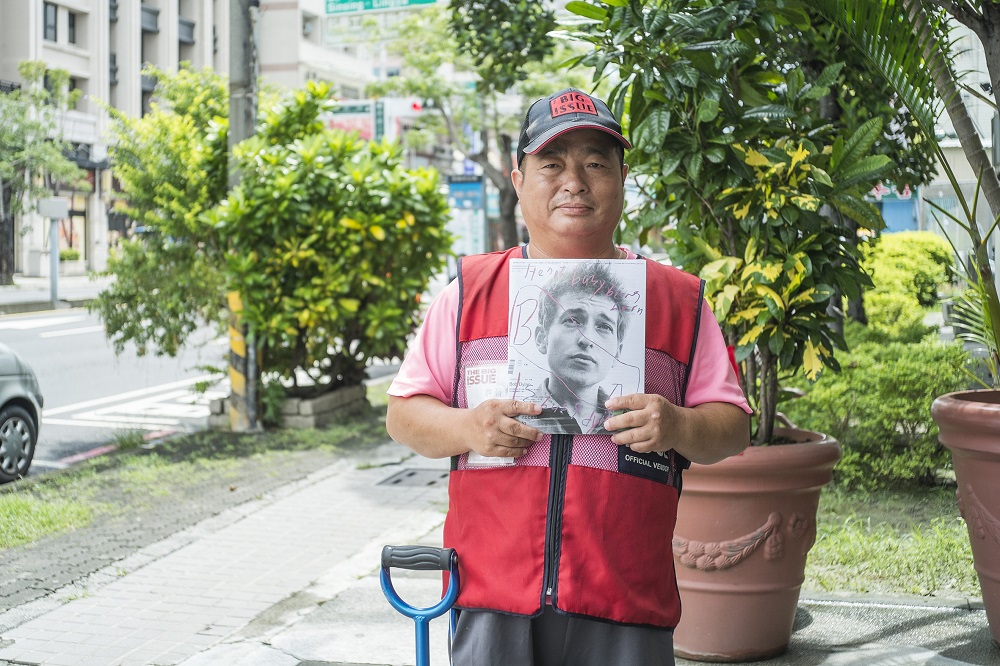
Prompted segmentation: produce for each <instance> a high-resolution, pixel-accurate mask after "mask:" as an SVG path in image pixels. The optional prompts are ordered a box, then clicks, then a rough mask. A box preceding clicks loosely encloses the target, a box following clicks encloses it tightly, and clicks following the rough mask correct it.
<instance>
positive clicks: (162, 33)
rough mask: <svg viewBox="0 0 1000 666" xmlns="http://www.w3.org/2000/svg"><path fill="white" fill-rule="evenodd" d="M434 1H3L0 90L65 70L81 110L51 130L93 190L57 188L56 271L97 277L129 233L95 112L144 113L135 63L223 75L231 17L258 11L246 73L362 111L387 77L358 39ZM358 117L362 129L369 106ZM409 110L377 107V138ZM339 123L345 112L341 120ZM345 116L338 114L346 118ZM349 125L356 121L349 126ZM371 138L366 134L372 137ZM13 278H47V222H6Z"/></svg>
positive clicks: (104, 126)
mask: <svg viewBox="0 0 1000 666" xmlns="http://www.w3.org/2000/svg"><path fill="white" fill-rule="evenodd" d="M438 1H439V0H3V1H2V2H0V91H2V90H4V89H7V88H9V87H10V86H16V85H20V84H21V83H23V82H22V81H21V80H20V75H19V74H18V65H19V63H21V62H22V61H24V60H38V61H42V62H45V63H46V65H47V66H49V67H50V68H52V69H64V70H66V71H68V72H69V74H70V77H71V84H70V85H71V86H72V87H73V88H76V89H79V90H81V91H82V93H83V96H82V97H81V101H80V103H79V104H78V105H77V107H76V108H75V109H74V110H72V111H69V112H67V113H66V114H65V117H64V118H62V119H61V122H60V126H61V128H62V131H63V133H64V137H65V138H66V139H67V140H68V141H70V142H71V143H72V145H73V148H74V159H75V161H76V162H77V164H79V165H80V166H81V167H82V168H84V169H86V170H87V174H88V180H89V181H90V183H91V186H92V190H91V191H90V192H89V193H88V192H73V191H67V190H62V191H59V192H56V193H55V194H56V196H60V197H66V198H68V199H69V200H70V217H69V218H68V219H67V220H65V221H63V222H62V223H61V224H60V238H59V248H60V249H65V248H69V247H72V248H74V249H76V250H77V251H78V252H79V253H80V259H79V260H78V261H75V262H65V263H64V264H63V270H64V271H66V272H78V273H82V272H85V271H88V270H102V269H104V268H105V267H106V265H107V256H108V250H109V248H110V247H111V246H112V245H113V244H114V243H115V242H116V240H117V239H119V238H121V237H122V236H125V235H127V234H128V233H129V232H130V227H129V221H128V220H127V219H125V217H124V216H123V215H121V214H118V213H116V212H115V210H116V206H115V191H114V185H115V184H114V182H113V179H112V177H111V171H110V168H109V167H110V165H109V163H108V149H107V143H106V141H107V139H106V135H107V130H108V125H109V120H108V116H107V113H106V112H105V111H104V110H103V108H102V106H101V102H104V103H107V104H109V105H110V106H112V107H114V108H117V109H120V110H122V111H124V112H125V113H127V114H130V115H140V114H142V113H145V112H146V111H147V110H148V109H149V103H150V99H151V98H152V95H153V86H154V83H155V80H154V79H153V78H152V77H147V76H143V75H142V69H143V66H144V65H145V64H151V65H154V66H156V67H157V68H159V69H162V70H164V71H176V69H177V68H178V66H179V65H180V63H182V62H189V63H191V65H192V66H193V67H195V68H203V67H211V68H213V69H215V70H216V71H218V72H221V73H225V74H228V73H229V61H230V58H229V48H230V45H229V33H230V30H229V25H230V18H231V7H233V6H244V7H245V6H249V5H255V4H256V5H257V8H256V9H254V10H251V14H252V15H253V16H254V17H255V19H256V20H255V37H256V44H257V49H256V56H257V69H258V72H259V75H260V79H261V81H262V83H264V84H270V85H274V86H277V87H279V88H286V89H291V88H297V87H301V86H303V85H305V83H306V82H307V81H311V80H317V81H327V82H329V83H331V84H332V86H333V94H334V95H335V96H336V97H338V98H340V99H343V100H358V101H359V103H364V102H366V100H364V99H363V97H364V89H365V86H366V85H367V83H368V82H370V81H372V80H375V79H378V78H380V77H386V76H392V75H394V74H396V73H398V71H399V69H398V63H394V62H393V61H392V59H391V58H389V57H388V56H387V55H386V53H385V49H384V46H383V45H382V44H379V43H378V42H377V41H376V42H371V41H369V40H368V38H367V37H368V36H370V35H371V34H373V31H375V30H377V29H378V28H380V27H382V26H385V25H389V24H391V23H392V22H393V21H396V20H398V19H399V17H400V16H402V15H403V14H404V13H406V12H408V11H412V10H416V9H421V8H423V7H424V6H426V5H428V4H433V3H435V2H438ZM367 102H369V104H370V106H369V107H368V108H369V116H368V117H370V118H371V119H372V123H373V125H372V126H373V128H374V126H375V125H374V123H375V121H376V119H375V105H374V104H373V103H371V101H370V100H367ZM414 104H415V101H414V100H386V101H385V102H384V104H382V105H380V107H379V112H380V113H381V114H383V115H382V116H381V122H382V124H381V125H379V129H380V131H379V132H377V134H378V136H388V137H389V138H393V137H395V136H397V135H398V134H399V133H400V132H401V131H402V130H403V129H405V124H406V121H407V118H409V117H412V116H413V115H415V114H417V113H419V111H420V109H419V108H415V107H414ZM347 115H349V114H347ZM345 118H346V116H345ZM354 120H355V121H356V119H354ZM373 134H375V132H374V130H373ZM15 225H16V229H15V236H16V238H17V241H16V248H15V272H17V273H21V274H24V275H32V276H39V275H42V276H44V275H48V271H49V261H48V256H49V254H48V252H49V238H48V234H49V224H48V223H46V222H45V221H44V220H43V219H42V218H40V217H38V216H37V215H35V214H25V215H22V216H20V217H19V219H17V220H16V221H15Z"/></svg>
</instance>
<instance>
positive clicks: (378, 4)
mask: <svg viewBox="0 0 1000 666" xmlns="http://www.w3.org/2000/svg"><path fill="white" fill-rule="evenodd" d="M435 2H437V0H326V13H327V14H347V13H350V12H363V11H371V10H380V9H381V10H386V9H405V8H407V7H412V6H414V5H433V4H434V3H435Z"/></svg>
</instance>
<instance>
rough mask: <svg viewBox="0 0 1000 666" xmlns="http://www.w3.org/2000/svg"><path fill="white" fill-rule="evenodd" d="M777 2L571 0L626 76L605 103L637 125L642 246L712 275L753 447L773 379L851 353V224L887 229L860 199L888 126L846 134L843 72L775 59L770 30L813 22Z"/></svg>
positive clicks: (880, 168) (637, 225) (871, 123)
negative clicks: (747, 404)
mask: <svg viewBox="0 0 1000 666" xmlns="http://www.w3.org/2000/svg"><path fill="white" fill-rule="evenodd" d="M779 4H780V3H774V4H770V3H764V2H762V3H754V2H713V1H712V0H704V1H702V2H689V1H682V0H677V1H669V0H668V1H666V2H656V3H652V2H645V1H643V0H627V1H626V0H614V1H612V0H604V2H603V3H601V5H600V6H599V5H597V4H594V3H582V2H574V3H570V4H569V5H568V6H567V8H568V9H570V11H573V12H576V13H579V14H580V15H582V16H585V17H588V18H591V19H592V20H593V23H592V24H590V25H589V26H586V28H587V29H586V30H583V31H581V33H580V38H581V39H586V40H589V41H591V42H593V43H594V44H595V46H596V49H595V51H594V53H593V55H592V56H591V60H592V61H593V62H594V63H595V64H601V63H607V64H608V67H611V68H614V70H616V72H613V74H614V73H616V74H617V77H616V78H617V79H618V80H619V81H620V83H619V84H618V85H617V86H616V87H615V89H614V91H613V93H612V95H611V104H612V108H616V109H617V110H618V111H620V112H621V113H623V115H624V116H625V118H626V120H627V124H628V131H629V136H630V138H631V140H632V144H633V149H632V151H631V152H630V155H629V161H630V163H631V165H632V168H633V170H634V172H635V173H636V174H637V181H638V182H639V184H640V186H641V187H642V189H643V191H644V193H645V194H646V197H645V199H644V201H643V203H642V205H641V207H640V210H639V211H638V213H637V215H635V216H634V217H632V218H631V219H630V220H629V223H630V225H631V226H632V229H631V230H630V231H632V233H634V234H635V235H637V236H638V237H639V239H640V240H641V241H643V242H644V241H645V234H647V233H648V232H649V231H650V230H653V229H656V230H660V229H666V230H667V233H668V234H669V235H670V236H671V237H672V239H673V240H674V243H673V244H671V247H670V251H671V256H672V258H673V259H674V261H675V263H676V264H678V265H680V266H682V267H683V268H684V269H686V270H688V271H690V272H692V273H696V274H699V275H700V276H701V277H703V278H704V279H705V280H706V290H705V296H706V298H707V299H708V300H709V302H710V303H711V304H712V307H713V309H714V311H715V315H716V317H717V318H718V320H719V322H720V324H721V325H722V328H723V331H724V333H725V334H726V337H727V339H728V341H729V343H730V344H731V345H733V346H734V347H735V349H736V358H737V360H738V361H740V362H741V363H742V364H743V369H744V372H743V374H742V377H741V379H742V381H743V383H744V392H745V393H746V395H747V396H748V398H749V399H750V401H751V404H752V405H753V407H754V408H755V412H756V416H757V427H756V432H755V434H754V438H753V442H754V443H755V444H763V443H769V442H772V435H773V430H774V422H775V417H776V413H777V399H778V386H779V373H789V374H791V373H795V372H799V371H801V372H803V373H804V374H805V375H806V376H807V377H809V378H810V379H814V378H815V377H817V376H818V374H819V373H820V371H821V370H822V369H823V368H824V367H827V368H830V369H832V370H837V369H838V368H839V365H838V363H837V361H836V358H835V350H837V349H841V350H843V349H844V348H845V347H846V345H845V342H844V340H843V336H842V335H840V334H839V333H838V332H837V331H836V330H835V329H834V328H833V327H832V326H831V323H832V321H833V317H832V316H831V314H830V312H829V306H830V303H831V301H832V299H833V298H834V297H835V294H836V293H838V291H839V292H840V293H843V294H845V295H847V296H851V297H856V296H857V295H859V294H860V291H861V289H863V288H865V287H870V286H871V279H870V277H869V276H868V275H867V273H865V272H864V271H863V270H862V268H861V267H860V265H859V262H860V253H859V251H858V248H857V246H856V244H855V243H854V242H853V239H852V238H851V236H852V234H851V232H850V231H849V229H848V227H847V225H846V224H845V223H844V220H845V219H850V220H852V221H853V222H855V223H856V224H858V225H860V226H862V227H864V228H868V229H876V230H877V229H880V228H881V226H882V221H881V218H880V216H879V215H878V211H877V210H876V209H875V208H874V206H873V205H872V204H870V203H868V202H867V201H865V199H864V195H865V194H866V193H867V192H868V191H869V190H870V189H871V187H872V185H873V184H874V183H875V182H878V179H880V178H882V177H884V174H885V173H886V171H887V170H888V168H889V166H890V164H889V158H888V157H886V156H885V155H870V151H871V149H872V146H873V145H874V143H875V141H876V140H877V139H878V138H879V137H880V136H881V135H882V123H881V120H880V119H878V118H874V119H870V120H868V121H866V122H865V123H863V124H862V125H861V126H860V127H858V128H857V129H856V130H855V131H853V132H850V133H847V132H843V131H842V128H837V127H834V126H833V125H831V124H830V123H829V122H828V121H827V120H826V119H824V118H823V117H822V114H820V113H819V108H820V106H821V102H822V101H823V100H824V99H827V98H828V96H829V95H830V93H831V90H832V87H833V86H835V85H836V84H838V82H839V81H840V80H841V79H840V77H841V69H842V64H839V63H837V64H830V65H827V66H826V67H824V68H823V69H822V70H821V71H820V72H819V73H818V75H817V76H815V77H814V78H812V79H807V77H806V76H805V73H804V72H803V69H802V68H801V66H798V64H797V63H791V62H782V61H777V60H775V58H774V56H773V54H774V51H773V50H772V48H771V47H772V46H773V45H774V44H775V43H776V41H777V37H776V35H778V34H779V33H782V32H788V31H803V30H805V29H807V28H808V24H809V21H808V15H807V14H806V13H805V12H804V11H801V10H800V11H795V10H794V9H789V8H787V5H786V6H785V8H784V9H781V8H780V7H779ZM654 5H655V6H654ZM779 9H781V10H780V11H779ZM765 54H768V55H765ZM603 73H604V72H603V71H602V69H600V68H599V69H597V71H596V74H598V75H601V74H603ZM823 205H825V206H829V207H830V208H831V209H832V210H833V211H834V212H835V214H834V215H826V214H824V212H823V211H822V210H821V206H823Z"/></svg>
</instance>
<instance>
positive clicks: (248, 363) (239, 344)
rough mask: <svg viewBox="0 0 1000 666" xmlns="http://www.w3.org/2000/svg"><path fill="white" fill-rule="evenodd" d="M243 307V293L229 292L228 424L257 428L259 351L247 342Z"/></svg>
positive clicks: (235, 427)
mask: <svg viewBox="0 0 1000 666" xmlns="http://www.w3.org/2000/svg"><path fill="white" fill-rule="evenodd" d="M242 311H243V300H242V299H241V298H240V293H239V292H238V291H231V292H229V386H230V394H229V428H230V430H232V431H233V432H250V431H253V430H256V429H257V391H256V387H257V377H256V375H257V369H256V354H254V353H253V352H254V349H253V345H248V344H247V326H246V324H244V323H243V317H242V315H241V313H242Z"/></svg>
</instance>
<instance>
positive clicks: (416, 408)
mask: <svg viewBox="0 0 1000 666" xmlns="http://www.w3.org/2000/svg"><path fill="white" fill-rule="evenodd" d="M629 147H631V146H630V145H629V143H628V141H627V140H626V139H625V138H624V137H623V136H622V133H621V127H620V125H619V124H618V121H617V120H616V119H615V117H614V115H613V114H612V113H611V112H610V110H609V109H608V107H607V105H606V104H604V102H602V101H601V100H599V99H596V98H593V97H591V96H589V95H587V94H585V93H583V92H580V91H578V90H565V91H562V92H560V93H556V94H554V95H552V96H550V97H548V98H544V99H541V100H538V101H537V102H535V103H534V104H533V105H532V106H531V107H530V108H529V110H528V113H527V116H526V118H525V121H524V125H523V126H522V129H521V137H520V140H519V143H518V155H517V157H518V160H517V162H518V168H517V170H515V171H514V172H513V173H512V174H511V176H512V180H513V183H514V187H515V189H516V190H517V193H518V197H519V199H520V205H521V212H522V214H523V216H524V220H525V224H526V225H527V227H528V231H529V234H530V242H529V243H528V245H527V246H525V247H519V248H514V249H512V250H507V251H506V252H498V253H492V254H488V255H474V256H469V257H465V258H463V261H462V265H461V267H460V270H459V277H458V280H457V281H456V282H454V283H452V284H451V285H449V287H448V288H447V289H445V290H444V291H443V292H442V293H441V294H440V295H439V296H438V298H437V299H435V301H434V303H433V304H432V305H431V307H430V308H429V310H428V313H427V316H426V318H425V321H424V324H423V326H422V327H421V329H420V331H419V332H418V334H417V337H416V339H415V341H414V343H413V345H412V346H411V347H410V350H409V352H408V353H407V357H406V359H405V360H404V362H403V365H402V367H401V369H400V372H399V375H398V376H397V378H396V380H395V381H394V382H393V385H392V386H391V387H390V389H389V394H390V398H389V408H388V414H387V419H386V428H387V430H388V432H389V434H390V435H391V436H392V437H393V439H395V440H396V441H398V442H400V443H402V444H404V445H406V446H408V447H410V448H411V449H413V450H414V451H416V452H417V453H419V454H421V455H424V456H428V457H434V458H438V457H451V458H452V473H451V478H450V481H449V495H450V503H449V512H448V516H447V518H446V521H445V534H444V545H445V546H448V547H454V548H455V549H456V550H457V552H458V556H459V566H460V570H461V583H462V591H461V593H460V596H459V599H458V602H457V605H456V607H457V608H459V609H460V610H461V612H460V615H459V620H458V627H457V632H456V635H455V638H454V642H453V656H454V661H455V663H456V664H461V665H465V664H476V665H479V664H498V665H499V664H518V665H519V666H524V665H530V664H534V665H535V666H543V665H546V666H547V665H549V664H573V665H583V666H588V665H594V666H596V665H598V664H600V665H602V666H604V665H606V664H640V665H642V666H651V665H659V664H673V653H672V634H671V630H672V628H673V627H674V626H676V623H677V621H678V619H679V617H680V600H679V598H678V595H677V586H676V581H675V579H674V571H673V560H672V552H671V540H672V537H673V526H674V523H675V520H676V510H677V498H678V495H679V492H680V486H681V482H680V480H681V472H682V471H683V469H684V468H686V467H687V465H688V461H694V462H698V463H706V464H707V463H713V462H717V461H719V460H722V459H723V458H726V457H728V456H730V455H733V454H735V453H738V452H739V451H742V450H743V448H745V447H746V446H747V444H748V443H749V417H748V413H749V411H750V410H749V408H748V406H747V403H746V400H745V398H744V397H743V394H742V392H741V391H740V388H739V385H738V383H737V382H736V378H735V374H734V372H733V369H732V366H731V365H730V363H729V360H728V356H727V353H726V348H725V343H724V340H723V338H722V334H721V332H720V330H719V327H718V324H717V323H716V322H715V319H714V317H713V316H712V313H711V310H710V308H709V307H707V305H706V304H705V303H704V298H703V296H702V289H703V286H702V283H701V282H700V281H699V280H698V279H697V278H695V277H693V276H690V275H688V274H686V273H683V272H681V271H679V270H677V269H674V268H671V267H668V266H663V265H661V264H658V263H656V262H652V261H648V260H644V259H638V258H636V257H635V255H633V254H631V253H630V252H628V251H627V250H625V249H624V248H619V247H616V246H615V245H614V243H613V236H614V231H615V229H616V227H617V225H618V223H619V220H620V217H621V213H622V210H623V206H624V183H625V177H626V175H627V173H628V167H627V166H626V165H625V164H624V150H625V149H627V148H629ZM514 257H522V258H534V259H539V258H559V259H615V260H622V261H646V290H647V294H646V296H647V311H646V350H645V363H646V368H645V377H646V385H645V390H646V392H645V393H633V394H630V395H623V396H616V397H614V398H611V399H610V400H608V402H607V404H606V405H605V407H606V408H607V409H608V410H612V411H619V410H623V413H620V414H617V415H615V416H612V417H610V418H608V419H607V421H606V422H605V424H604V427H605V428H606V429H607V430H608V431H609V432H610V433H611V434H610V435H575V436H574V435H568V434H561V435H545V434H543V433H541V432H539V431H538V430H537V429H535V428H532V427H530V426H528V425H526V424H524V423H522V422H521V421H519V420H518V419H517V417H519V416H537V415H538V414H539V413H540V411H541V410H540V408H539V406H538V405H536V404H532V403H527V402H524V401H520V400H510V399H496V398H492V399H485V400H482V401H481V402H479V401H478V400H477V399H474V396H475V389H476V386H475V385H473V384H472V383H471V382H469V381H468V380H467V377H468V376H469V375H470V373H469V372H468V371H469V369H470V368H472V369H474V370H475V371H476V373H475V374H476V376H479V374H481V373H479V368H480V367H481V366H482V365H483V364H485V363H493V364H495V366H499V367H502V364H503V363H504V362H505V361H506V354H507V330H508V329H507V308H506V307H505V305H506V303H507V299H508V293H507V291H508V285H509V278H508V270H507V268H508V262H509V261H510V259H511V258H514ZM470 398H472V399H470ZM473 460H474V461H475V462H473Z"/></svg>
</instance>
